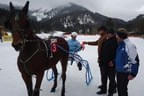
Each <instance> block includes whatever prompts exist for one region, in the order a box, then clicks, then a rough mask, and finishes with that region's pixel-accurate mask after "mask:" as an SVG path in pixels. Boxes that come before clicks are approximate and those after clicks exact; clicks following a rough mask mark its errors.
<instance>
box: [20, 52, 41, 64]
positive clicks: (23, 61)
mask: <svg viewBox="0 0 144 96" xmlns="http://www.w3.org/2000/svg"><path fill="white" fill-rule="evenodd" d="M38 51H39V49H37V50H36V51H35V52H34V53H33V54H32V55H31V56H30V57H29V58H28V59H26V60H22V59H20V62H21V63H23V64H25V63H27V62H28V61H30V60H31V59H32V57H33V56H34V55H36V54H37V53H38Z"/></svg>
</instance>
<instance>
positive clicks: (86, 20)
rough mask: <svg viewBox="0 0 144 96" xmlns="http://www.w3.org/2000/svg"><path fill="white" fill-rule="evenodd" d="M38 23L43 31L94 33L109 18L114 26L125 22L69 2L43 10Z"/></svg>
mask: <svg viewBox="0 0 144 96" xmlns="http://www.w3.org/2000/svg"><path fill="white" fill-rule="evenodd" d="M43 16H44V18H42V19H41V21H40V24H41V28H42V29H43V31H50V30H61V31H66V32H69V31H77V32H79V33H89V34H92V33H96V29H97V28H98V27H99V26H101V25H105V24H107V21H109V19H112V22H113V23H114V24H115V26H114V27H115V28H119V27H123V26H124V25H125V24H126V22H125V21H123V20H121V19H116V18H110V17H106V16H104V15H101V14H99V13H93V12H91V11H90V10H88V9H86V8H85V7H83V6H80V5H77V4H74V3H69V4H67V5H63V6H60V7H57V8H54V9H52V10H50V11H48V12H44V15H43Z"/></svg>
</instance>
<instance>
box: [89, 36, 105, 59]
mask: <svg viewBox="0 0 144 96" xmlns="http://www.w3.org/2000/svg"><path fill="white" fill-rule="evenodd" d="M106 37H107V36H106V35H104V36H101V37H100V38H99V39H98V40H97V41H94V42H88V45H98V58H99V56H100V54H101V48H102V44H103V42H104V41H106Z"/></svg>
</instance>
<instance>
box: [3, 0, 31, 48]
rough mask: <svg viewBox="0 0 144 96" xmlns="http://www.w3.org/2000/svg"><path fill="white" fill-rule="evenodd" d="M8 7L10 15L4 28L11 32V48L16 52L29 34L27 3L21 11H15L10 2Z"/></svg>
mask: <svg viewBox="0 0 144 96" xmlns="http://www.w3.org/2000/svg"><path fill="white" fill-rule="evenodd" d="M9 6H10V15H9V18H8V20H7V21H6V23H5V27H6V28H7V29H9V30H11V31H12V38H13V41H12V46H13V47H14V48H15V49H16V50H17V51H18V50H20V48H21V46H22V45H23V43H24V42H25V39H27V38H28V35H29V33H30V32H29V30H30V24H29V22H28V7H29V1H27V2H26V4H25V6H24V7H23V8H22V10H16V9H15V8H14V6H13V4H12V3H11V2H10V5H9Z"/></svg>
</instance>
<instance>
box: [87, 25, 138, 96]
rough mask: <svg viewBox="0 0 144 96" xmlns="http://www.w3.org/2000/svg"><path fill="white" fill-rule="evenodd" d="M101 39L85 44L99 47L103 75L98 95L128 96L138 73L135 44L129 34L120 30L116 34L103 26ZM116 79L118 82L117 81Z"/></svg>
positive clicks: (100, 29)
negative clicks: (131, 82)
mask: <svg viewBox="0 0 144 96" xmlns="http://www.w3.org/2000/svg"><path fill="white" fill-rule="evenodd" d="M98 32H99V34H100V38H99V39H98V40H97V41H94V42H84V44H88V45H98V63H99V67H100V73H101V83H102V85H100V86H99V88H100V91H98V92H97V94H99V95H100V94H106V93H107V81H108V79H109V87H108V96H113V94H114V93H116V92H117V91H118V96H128V82H129V80H132V79H133V78H134V77H135V76H136V75H137V73H138V67H139V57H138V53H137V50H136V47H135V45H134V44H132V43H131V41H130V40H129V39H128V32H127V30H126V29H124V28H120V29H118V30H117V32H115V31H114V30H113V29H107V28H106V27H105V26H101V27H100V28H99V29H98ZM115 77H116V80H115Z"/></svg>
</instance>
